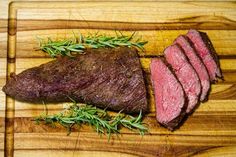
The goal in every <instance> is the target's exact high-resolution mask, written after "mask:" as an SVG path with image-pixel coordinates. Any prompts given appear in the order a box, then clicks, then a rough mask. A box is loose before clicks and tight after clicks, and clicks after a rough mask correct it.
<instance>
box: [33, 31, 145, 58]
mask: <svg viewBox="0 0 236 157" xmlns="http://www.w3.org/2000/svg"><path fill="white" fill-rule="evenodd" d="M38 39H39V43H40V49H41V50H42V51H44V52H46V53H48V54H49V55H50V56H51V57H53V58H54V57H57V56H70V57H73V55H74V54H83V53H84V50H85V49H86V48H93V49H97V48H104V47H109V48H115V47H118V46H126V47H136V48H138V49H141V50H144V47H143V46H144V45H145V44H146V43H147V41H141V38H138V39H135V32H134V33H133V34H132V35H131V36H127V35H123V34H122V33H121V32H120V33H117V32H116V36H109V35H105V34H104V35H101V34H98V33H95V34H90V35H88V36H83V35H82V34H79V36H78V37H77V36H76V35H74V38H72V39H64V40H52V39H51V38H48V39H47V40H43V39H40V38H38Z"/></svg>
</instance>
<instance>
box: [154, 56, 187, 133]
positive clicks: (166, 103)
mask: <svg viewBox="0 0 236 157" xmlns="http://www.w3.org/2000/svg"><path fill="white" fill-rule="evenodd" d="M150 69H151V80H152V85H153V88H154V95H155V106H156V118H157V121H158V122H159V123H161V124H162V125H164V126H165V127H167V128H168V129H170V130H173V129H174V128H175V127H177V126H178V125H179V123H180V121H181V120H182V118H183V117H184V115H185V109H186V103H185V101H186V99H185V94H184V91H183V88H182V86H181V84H180V83H179V82H178V80H177V79H176V77H175V76H174V74H173V73H172V72H171V70H170V69H169V68H168V67H167V65H166V64H165V63H164V62H163V61H162V60H161V59H152V61H151V66H150Z"/></svg>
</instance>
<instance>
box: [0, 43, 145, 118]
mask: <svg viewBox="0 0 236 157" xmlns="http://www.w3.org/2000/svg"><path fill="white" fill-rule="evenodd" d="M3 91H4V92H5V93H6V94H8V95H9V96H11V97H14V98H15V99H17V100H21V101H28V102H41V101H45V102H64V101H70V100H69V98H68V97H70V98H72V99H75V100H76V101H78V102H84V103H87V104H93V105H96V106H98V107H101V108H109V109H111V110H115V111H119V110H123V111H124V112H127V113H133V112H139V111H140V110H143V111H144V112H145V111H147V99H146V88H145V84H144V78H143V74H142V69H141V65H140V61H139V58H138V55H137V52H136V50H135V49H130V48H124V47H120V48H115V49H91V50H87V51H86V54H85V55H78V56H77V57H75V58H68V57H64V58H59V59H56V60H54V61H51V62H49V63H46V64H43V65H40V66H38V67H34V68H30V69H27V70H25V71H23V72H22V73H20V74H18V75H15V76H13V77H12V78H11V79H10V80H9V81H8V82H7V84H6V85H5V86H4V87H3Z"/></svg>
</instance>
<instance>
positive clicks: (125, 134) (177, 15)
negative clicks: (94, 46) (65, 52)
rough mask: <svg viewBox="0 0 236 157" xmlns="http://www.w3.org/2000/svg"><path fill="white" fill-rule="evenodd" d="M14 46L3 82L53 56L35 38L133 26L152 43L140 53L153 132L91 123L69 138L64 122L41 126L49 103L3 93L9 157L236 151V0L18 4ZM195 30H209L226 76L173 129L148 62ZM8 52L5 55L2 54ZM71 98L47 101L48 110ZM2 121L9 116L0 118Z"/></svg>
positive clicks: (13, 15) (127, 30)
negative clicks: (160, 119) (160, 110)
mask: <svg viewBox="0 0 236 157" xmlns="http://www.w3.org/2000/svg"><path fill="white" fill-rule="evenodd" d="M8 22H9V23H8V47H7V63H6V65H5V64H4V61H5V60H6V58H1V63H0V64H1V66H0V68H1V69H0V72H1V73H0V74H1V81H0V82H1V83H0V85H1V87H2V86H3V85H4V83H5V81H6V79H7V78H9V75H10V73H11V72H15V73H17V74H18V73H20V72H21V71H23V70H25V69H27V68H30V67H34V66H38V65H40V64H42V63H46V62H48V61H50V60H52V59H51V58H50V57H48V56H47V55H46V54H44V53H43V52H41V51H37V47H38V41H37V39H36V37H41V38H47V37H51V38H53V39H64V38H69V37H73V33H75V34H77V33H79V32H81V33H83V34H85V35H86V34H88V33H95V32H99V33H101V34H103V33H106V34H110V35H113V34H115V31H114V30H118V31H122V32H123V33H124V34H131V33H133V32H134V31H135V32H137V34H138V35H139V36H142V38H143V40H147V41H148V42H149V43H148V44H147V45H146V46H145V51H144V52H139V55H140V61H141V63H142V67H143V70H144V73H145V77H146V78H145V79H146V80H147V86H148V98H149V106H150V109H149V113H148V114H147V115H146V116H145V118H144V122H145V123H146V124H147V125H148V127H149V133H148V134H146V135H144V136H140V135H139V134H138V133H136V132H131V131H129V130H127V129H122V130H121V134H120V135H119V136H116V135H114V136H112V137H111V139H110V141H108V138H107V136H100V135H98V134H97V133H96V132H95V131H94V130H93V129H90V127H88V126H84V127H83V128H82V129H81V130H80V131H78V130H73V132H72V133H71V134H70V135H69V136H67V131H66V129H64V128H62V127H57V128H51V127H49V126H45V125H36V124H35V123H34V122H33V121H32V119H33V118H34V117H35V116H38V115H40V114H41V113H42V112H43V111H44V105H42V104H31V103H25V102H19V101H15V100H14V99H12V98H10V97H6V96H5V94H4V93H3V92H1V93H0V98H1V99H0V101H1V102H0V103H1V104H5V105H6V121H5V126H6V127H5V128H4V127H3V126H4V125H3V122H4V121H3V120H1V123H2V124H1V126H2V127H1V132H2V133H3V132H4V131H5V134H4V136H2V139H5V141H4V145H5V150H4V151H5V155H6V156H9V157H10V156H13V155H14V156H34V157H37V156H39V157H41V156H58V157H61V156H63V157H64V156H86V157H87V156H102V157H105V156H109V157H110V156H120V157H121V156H122V157H124V156H128V157H134V156H151V157H155V156H236V3H235V2H140V1H139V2H136V1H133V2H118V1H117V2H86V1H84V2H13V3H10V5H9V21H8ZM190 28H194V29H198V30H202V31H204V32H207V34H208V35H209V37H210V39H211V41H212V43H213V45H214V46H215V49H216V51H217V54H218V55H219V58H220V64H221V68H222V71H223V75H224V78H225V80H224V81H219V82H218V83H217V84H213V85H212V88H211V92H210V95H209V100H208V101H207V102H205V103H202V104H200V106H199V107H198V108H197V109H196V111H195V112H194V113H193V114H192V115H191V116H189V118H188V119H187V120H186V121H185V123H184V124H183V125H182V126H181V127H180V128H179V129H178V130H176V131H174V132H170V131H168V130H167V129H165V128H163V127H161V126H160V125H159V124H158V123H157V122H156V120H155V107H154V95H153V91H152V87H151V83H150V79H149V77H150V70H149V64H150V60H151V59H152V58H155V57H157V56H159V55H162V54H163V50H164V48H166V47H167V46H168V45H170V44H171V43H172V42H173V40H174V39H175V38H176V37H177V36H178V35H180V34H184V33H186V32H187V30H188V29H190ZM1 57H5V56H1ZM63 105H64V104H48V110H49V114H53V113H57V112H59V111H61V110H62V108H63ZM1 119H3V117H2V118H1Z"/></svg>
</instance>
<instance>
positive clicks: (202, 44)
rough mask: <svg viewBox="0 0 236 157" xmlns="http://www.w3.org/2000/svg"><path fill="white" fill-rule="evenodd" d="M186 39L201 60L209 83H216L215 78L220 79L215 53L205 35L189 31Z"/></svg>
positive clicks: (220, 74) (192, 30)
mask: <svg viewBox="0 0 236 157" xmlns="http://www.w3.org/2000/svg"><path fill="white" fill-rule="evenodd" d="M187 37H188V38H189V39H190V40H191V41H192V43H193V45H194V47H195V49H196V51H197V53H198V55H199V56H200V58H201V59H202V60H203V63H204V64H205V66H206V68H207V71H208V74H209V76H210V80H211V82H215V81H217V77H219V78H222V73H221V70H220V64H219V60H218V57H217V54H216V51H215V49H214V47H213V45H212V43H211V41H210V39H209V37H208V36H207V34H206V33H204V32H199V31H197V30H194V29H191V30H189V31H188V33H187Z"/></svg>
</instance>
